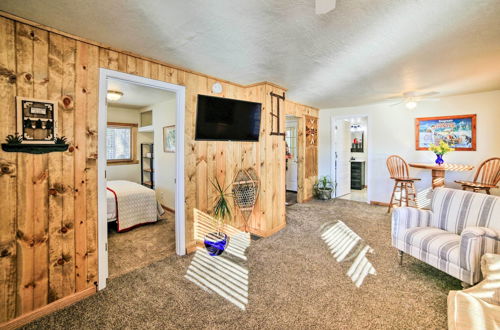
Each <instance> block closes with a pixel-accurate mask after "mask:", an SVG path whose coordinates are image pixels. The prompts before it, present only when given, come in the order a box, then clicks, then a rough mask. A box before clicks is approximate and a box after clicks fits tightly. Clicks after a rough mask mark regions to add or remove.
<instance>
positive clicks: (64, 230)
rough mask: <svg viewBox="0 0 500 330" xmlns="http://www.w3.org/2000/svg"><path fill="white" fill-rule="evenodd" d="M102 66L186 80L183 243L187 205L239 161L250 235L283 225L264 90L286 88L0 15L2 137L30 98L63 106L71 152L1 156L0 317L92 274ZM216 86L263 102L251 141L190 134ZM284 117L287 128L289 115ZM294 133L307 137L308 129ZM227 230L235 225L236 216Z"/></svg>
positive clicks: (277, 143) (196, 202)
mask: <svg viewBox="0 0 500 330" xmlns="http://www.w3.org/2000/svg"><path fill="white" fill-rule="evenodd" d="M2 16H5V17H2ZM99 68H107V69H112V70H117V71H122V72H126V73H130V74H135V75H139V76H143V77H147V78H151V79H157V80H161V81H165V82H169V83H173V84H179V85H183V86H185V87H186V109H185V113H186V115H185V124H186V130H185V132H184V134H185V150H186V156H185V166H186V168H185V182H184V184H185V194H186V196H185V211H186V239H187V242H188V246H191V245H194V239H193V208H194V207H196V208H198V209H200V210H202V211H210V210H211V206H212V202H213V198H214V196H215V194H214V189H213V187H212V185H211V184H210V181H211V180H213V179H215V178H217V179H219V181H220V182H221V183H222V182H224V185H226V186H227V185H229V184H230V182H232V180H233V178H234V176H235V174H236V172H237V170H238V169H240V168H247V167H254V168H255V169H256V170H257V173H258V174H259V176H260V180H261V190H260V195H259V198H258V201H257V205H256V207H255V210H254V213H253V215H252V217H251V219H250V229H251V231H252V232H254V233H256V234H260V235H264V236H267V235H271V234H272V233H274V232H276V231H278V230H280V229H281V228H283V227H284V226H285V224H286V221H285V189H284V187H285V157H284V155H285V143H284V140H283V137H278V136H270V135H269V132H270V130H271V116H270V115H269V111H270V107H271V97H270V93H271V92H274V93H279V94H282V93H283V92H284V89H283V88H281V87H279V86H276V85H274V84H271V83H260V84H255V85H251V86H241V85H238V84H234V83H230V82H227V81H224V80H218V79H216V78H213V77H210V76H206V75H203V74H199V73H195V72H191V71H189V70H186V69H181V68H176V67H172V66H169V65H168V64H164V63H161V62H158V61H155V60H148V59H146V58H144V57H141V56H138V55H132V54H130V53H126V52H121V51H116V50H112V49H110V48H108V47H105V46H102V45H99V44H98V43H95V42H91V41H86V40H82V39H81V38H78V37H73V36H69V35H67V34H65V33H62V32H61V33H60V32H58V31H55V30H53V29H51V28H46V27H42V26H40V25H37V24H35V23H32V22H27V21H25V20H22V19H13V18H12V16H11V15H5V14H2V15H1V16H0V113H1V115H0V139H2V140H3V139H4V138H5V137H6V136H7V135H8V134H13V133H14V132H15V131H16V126H15V118H16V110H15V97H16V96H29V97H35V98H42V99H50V100H57V101H58V102H59V109H60V110H59V118H58V121H59V123H58V126H59V127H58V129H59V135H64V136H65V137H67V139H68V141H69V144H70V147H69V149H68V151H66V152H63V153H57V152H56V153H50V154H45V155H31V154H24V153H6V152H3V151H0V169H1V171H0V197H1V198H0V217H1V219H0V267H1V268H0V322H3V321H6V320H9V319H12V318H14V317H17V316H20V315H22V314H25V313H28V312H30V311H33V310H36V309H38V308H40V307H42V306H45V305H47V304H49V303H51V302H53V301H55V300H58V299H60V298H62V297H67V296H70V295H72V294H74V293H75V292H81V291H83V290H85V289H86V288H89V287H91V286H93V285H94V282H95V281H96V280H97V167H96V165H97V161H96V160H97V113H98V84H99V82H98V77H99V75H98V73H99ZM216 81H219V82H221V83H222V85H223V93H222V94H220V95H218V96H223V97H229V98H236V99H242V100H249V101H255V102H261V103H262V105H263V108H262V122H261V132H260V140H259V142H258V143H251V142H241V143H235V142H205V141H194V129H195V115H196V101H197V95H198V94H206V95H210V94H212V93H211V86H212V84H213V83H215V82H216ZM285 109H286V112H287V113H294V114H296V115H298V116H303V115H306V114H307V115H311V116H317V115H318V113H317V109H314V108H310V107H306V106H303V105H299V104H296V103H293V102H290V101H286V102H285ZM281 120H282V123H281V127H284V124H285V116H282V118H281ZM179 133H180V132H178V134H179ZM300 134H302V135H301V136H302V137H304V128H302V131H301V133H300ZM302 146H304V144H302ZM303 164H304V166H309V165H310V164H307V163H304V160H303ZM303 171H304V173H305V167H303ZM309 181H310V178H305V177H304V178H303V179H301V180H299V186H300V187H301V191H302V193H301V196H302V197H301V198H302V200H305V199H307V197H308V196H309V195H310V191H311V189H310V188H309V186H311V188H312V184H311V183H310V182H309ZM235 225H236V226H241V225H243V222H242V217H241V216H240V215H239V214H237V215H236V219H235Z"/></svg>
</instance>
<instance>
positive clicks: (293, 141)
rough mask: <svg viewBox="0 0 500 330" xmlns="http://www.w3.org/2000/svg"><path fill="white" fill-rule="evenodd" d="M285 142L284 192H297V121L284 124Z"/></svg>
mask: <svg viewBox="0 0 500 330" xmlns="http://www.w3.org/2000/svg"><path fill="white" fill-rule="evenodd" d="M285 141H286V144H287V146H288V153H289V154H288V157H289V158H287V170H286V190H290V191H295V192H296V191H297V185H298V183H297V177H298V175H297V174H298V173H297V171H298V165H297V121H296V120H293V121H292V120H290V121H287V122H286V129H285Z"/></svg>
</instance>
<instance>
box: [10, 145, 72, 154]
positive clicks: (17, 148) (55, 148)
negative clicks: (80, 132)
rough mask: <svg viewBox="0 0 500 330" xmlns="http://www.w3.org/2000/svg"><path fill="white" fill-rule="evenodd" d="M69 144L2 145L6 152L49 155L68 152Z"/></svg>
mask: <svg viewBox="0 0 500 330" xmlns="http://www.w3.org/2000/svg"><path fill="white" fill-rule="evenodd" d="M68 147H69V145H68V144H8V143H2V150H3V151H5V152H24V153H28V154H47V153H49V152H63V151H66V150H68Z"/></svg>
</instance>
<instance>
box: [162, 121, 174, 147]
mask: <svg viewBox="0 0 500 330" xmlns="http://www.w3.org/2000/svg"><path fill="white" fill-rule="evenodd" d="M163 151H165V152H175V125H172V126H165V127H163Z"/></svg>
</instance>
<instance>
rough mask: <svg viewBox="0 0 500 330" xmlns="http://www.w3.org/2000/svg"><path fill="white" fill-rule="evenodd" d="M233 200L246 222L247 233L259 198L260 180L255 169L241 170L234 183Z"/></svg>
mask: <svg viewBox="0 0 500 330" xmlns="http://www.w3.org/2000/svg"><path fill="white" fill-rule="evenodd" d="M232 191H233V198H234V202H235V204H236V206H237V207H238V209H239V210H240V212H241V214H242V215H243V219H244V220H245V231H247V230H248V220H249V219H250V216H251V215H252V212H253V209H254V206H255V203H256V202H257V197H258V196H259V178H258V176H257V172H256V171H255V169H253V168H248V169H246V170H239V171H238V173H237V174H236V177H235V179H234V181H233V189H232Z"/></svg>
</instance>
